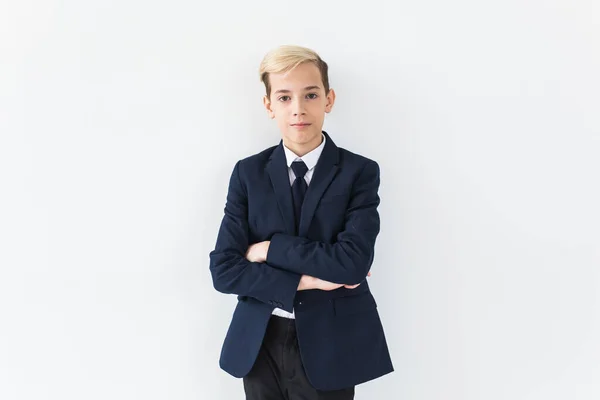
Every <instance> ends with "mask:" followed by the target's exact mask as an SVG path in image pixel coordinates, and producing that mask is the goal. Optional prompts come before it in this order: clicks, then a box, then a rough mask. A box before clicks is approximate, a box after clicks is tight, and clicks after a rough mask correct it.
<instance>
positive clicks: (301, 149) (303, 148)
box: [283, 133, 323, 157]
mask: <svg viewBox="0 0 600 400" xmlns="http://www.w3.org/2000/svg"><path fill="white" fill-rule="evenodd" d="M322 142H323V134H322V133H321V134H320V135H318V136H317V137H316V138H314V139H313V140H311V141H310V142H307V143H292V142H290V141H288V140H286V138H283V144H284V145H285V147H287V148H288V149H290V150H291V151H293V152H294V154H296V155H297V156H298V157H302V156H304V155H305V154H308V153H310V152H311V151H313V150H314V149H316V148H317V147H319V146H320V145H321V143H322Z"/></svg>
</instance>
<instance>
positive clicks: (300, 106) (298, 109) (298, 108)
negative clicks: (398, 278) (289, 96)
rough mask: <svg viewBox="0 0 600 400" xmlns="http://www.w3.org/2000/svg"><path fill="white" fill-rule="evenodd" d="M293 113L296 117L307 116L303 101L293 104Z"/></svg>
mask: <svg viewBox="0 0 600 400" xmlns="http://www.w3.org/2000/svg"><path fill="white" fill-rule="evenodd" d="M292 112H293V113H294V116H297V115H299V114H301V115H304V114H306V112H305V111H304V102H303V101H302V100H301V99H299V100H296V101H293V102H292Z"/></svg>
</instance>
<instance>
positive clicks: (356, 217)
mask: <svg viewBox="0 0 600 400" xmlns="http://www.w3.org/2000/svg"><path fill="white" fill-rule="evenodd" d="M379 181H380V176H379V164H377V162H376V161H373V160H370V161H369V162H368V163H366V164H365V166H364V168H363V170H362V171H361V173H360V174H359V176H358V177H357V178H356V181H355V182H354V184H353V186H352V193H351V197H350V201H349V203H348V209H347V211H346V220H345V224H344V228H343V230H342V231H340V232H339V233H338V235H337V238H336V242H335V243H333V244H329V243H324V242H321V241H315V240H309V239H307V238H304V237H299V236H291V235H287V234H284V233H276V234H274V235H273V237H272V238H271V243H270V245H269V251H268V253H267V262H268V263H269V264H271V265H273V266H274V267H277V268H282V269H284V270H287V271H292V272H296V273H299V274H306V275H311V276H314V277H317V278H320V279H324V280H326V281H329V282H334V283H343V284H346V285H355V284H358V283H361V282H362V281H364V280H365V278H366V277H367V273H368V272H369V270H370V268H371V265H372V263H373V258H374V253H375V240H376V238H377V235H378V234H379V229H380V221H379V213H378V211H377V207H378V205H379V202H380V199H379V195H378V190H379Z"/></svg>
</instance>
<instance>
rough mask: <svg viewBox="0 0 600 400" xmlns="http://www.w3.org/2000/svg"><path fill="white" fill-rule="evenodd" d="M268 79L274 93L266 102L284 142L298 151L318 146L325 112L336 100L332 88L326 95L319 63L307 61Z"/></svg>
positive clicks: (329, 109) (271, 75)
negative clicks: (317, 64)
mask: <svg viewBox="0 0 600 400" xmlns="http://www.w3.org/2000/svg"><path fill="white" fill-rule="evenodd" d="M269 81H270V83H271V96H270V98H268V97H267V96H265V97H264V98H263V103H264V105H265V108H266V109H267V112H268V114H269V117H271V119H275V120H276V121H277V126H278V127H279V130H280V131H281V134H282V139H283V143H284V144H285V145H286V146H287V147H288V148H290V149H291V150H294V151H296V154H298V152H308V151H310V150H312V149H313V148H316V147H317V146H318V145H319V144H320V143H321V130H322V128H323V121H324V120H325V113H328V112H330V111H331V108H332V107H333V103H334V101H335V93H334V91H333V89H330V90H329V93H328V94H325V89H324V87H323V81H322V80H321V72H320V71H319V69H318V68H317V66H316V65H315V64H313V63H312V62H305V63H302V64H300V65H298V66H297V67H296V68H294V69H292V70H291V71H288V72H286V73H280V74H270V75H269ZM298 155H300V156H301V155H303V154H298Z"/></svg>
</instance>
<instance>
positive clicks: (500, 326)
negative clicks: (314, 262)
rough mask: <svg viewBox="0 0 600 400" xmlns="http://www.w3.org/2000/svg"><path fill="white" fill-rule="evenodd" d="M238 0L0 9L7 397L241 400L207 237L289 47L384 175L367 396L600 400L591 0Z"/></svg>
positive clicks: (1, 300) (336, 126)
mask: <svg viewBox="0 0 600 400" xmlns="http://www.w3.org/2000/svg"><path fill="white" fill-rule="evenodd" d="M250 3H251V2H242V1H237V2H221V3H216V2H215V3H213V4H207V3H204V2H198V1H170V2H166V1H163V2H157V1H133V0H127V1H113V2H109V1H102V2H100V1H96V2H84V1H74V0H71V1H56V0H54V1H50V0H46V1H40V0H38V1H23V0H20V1H7V0H5V1H2V2H0V4H1V6H0V133H1V139H0V140H1V141H0V177H1V180H0V191H1V196H0V247H1V251H0V268H1V269H0V398H1V399H6V400H21V399H36V400H37V399H52V400H54V399H60V400H70V399H86V400H94V399H99V400H100V399H101V400H105V399H127V400H130V399H144V400H154V399H161V400H162V399H177V400H185V399H190V400H191V399H211V400H212V399H241V398H243V389H242V383H241V381H240V380H236V379H235V378H232V377H230V376H229V375H227V374H226V373H225V372H223V371H221V370H220V369H219V367H218V356H219V352H220V347H221V343H222V340H223V337H224V335H225V332H226V329H227V326H228V323H229V320H230V317H231V312H232V310H233V307H234V304H235V296H233V295H232V296H226V295H222V294H220V293H218V292H216V291H215V290H214V289H213V287H212V283H211V277H210V273H209V270H208V253H209V252H210V250H212V248H213V246H214V241H215V239H216V233H217V229H218V226H219V223H220V220H221V217H222V212H223V207H224V204H225V196H226V189H227V183H228V177H229V174H230V172H231V169H232V168H233V165H234V163H235V161H237V160H238V159H239V158H241V157H244V156H246V155H249V154H253V153H255V152H258V151H260V150H262V149H264V148H266V147H268V146H271V145H275V144H277V143H278V142H279V136H278V135H279V133H278V131H277V128H276V126H275V124H274V122H273V121H271V120H269V119H268V118H267V116H266V114H265V112H264V110H263V108H262V104H261V95H262V90H263V89H262V87H261V84H260V82H259V80H258V73H257V69H258V64H259V62H260V60H261V58H262V56H263V55H264V53H266V52H267V51H268V50H269V49H271V48H272V47H275V46H277V45H279V44H284V43H286V44H288V43H293V44H300V45H305V46H309V47H312V48H314V49H315V50H317V51H318V52H319V53H320V54H321V55H322V56H323V58H324V59H325V60H326V61H327V62H328V63H329V64H330V67H331V69H330V71H331V85H332V87H333V88H334V89H336V91H337V96H338V97H337V103H336V106H335V107H334V111H333V113H332V114H329V115H328V116H327V119H326V122H325V127H324V129H325V130H327V131H328V132H329V133H330V135H331V136H332V138H333V139H334V140H335V141H336V143H337V144H338V145H340V146H342V147H346V148H348V149H350V150H354V151H357V152H359V153H361V154H364V155H366V156H368V157H371V158H374V159H376V160H377V161H379V163H380V165H381V168H382V171H381V174H382V185H381V190H380V196H381V200H382V203H381V207H380V212H381V216H382V229H381V234H380V236H379V239H378V242H377V251H376V259H375V263H374V266H373V270H372V271H373V276H372V278H370V279H371V280H370V284H371V285H372V288H373V291H374V293H375V296H376V298H377V300H378V303H379V305H380V306H379V309H380V313H381V316H382V319H383V322H384V326H385V328H386V333H387V336H388V339H389V344H390V349H391V352H392V357H393V361H394V365H395V367H396V372H395V373H394V374H391V375H388V376H386V377H383V378H381V379H379V380H376V381H373V382H369V383H367V384H365V385H361V386H359V387H358V389H357V399H383V398H385V399H388V398H394V399H411V400H412V399H418V400H481V399H486V400H496V399H497V400H500V399H502V400H504V399H511V400H533V399H535V400H537V399H544V400H563V399H577V400H588V399H590V400H591V399H598V398H600V344H599V341H598V337H600V272H599V267H600V211H599V207H598V204H600V178H599V175H600V117H599V112H598V111H599V110H600V96H599V93H600V78H599V74H598V71H600V51H599V49H600V24H598V20H599V18H600V15H599V12H600V11H599V8H598V6H597V3H595V2H594V1H592V0H576V1H567V0H562V1H547V0H546V1H542V0H539V1H501V2H499V1H497V2H482V1H465V0H459V1H453V2H447V1H426V2H423V1H419V2H414V1H413V2H375V1H370V2H368V3H360V7H359V6H358V4H359V3H357V6H351V5H350V4H349V3H348V2H342V1H337V2H316V1H304V2H294V3H291V2H290V3H287V2H281V1H277V2H276V1H273V2H268V3H267V2H263V3H255V4H250Z"/></svg>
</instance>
